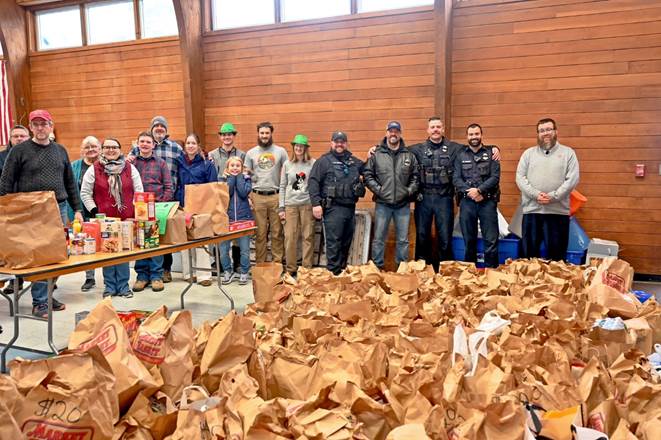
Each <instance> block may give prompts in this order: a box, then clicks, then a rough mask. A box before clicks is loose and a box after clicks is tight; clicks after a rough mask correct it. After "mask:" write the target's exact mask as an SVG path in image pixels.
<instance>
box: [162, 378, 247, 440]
mask: <svg viewBox="0 0 661 440" xmlns="http://www.w3.org/2000/svg"><path fill="white" fill-rule="evenodd" d="M189 390H192V392H195V393H196V394H198V395H199V394H200V393H202V395H203V397H202V398H201V399H199V400H195V401H192V402H191V399H190V396H189ZM226 403H227V398H226V397H217V396H213V397H210V396H209V394H208V393H207V392H206V390H205V389H204V388H202V387H199V386H195V385H193V386H191V387H188V388H185V389H184V392H183V394H182V399H181V404H180V406H179V414H178V416H177V428H176V430H175V432H174V433H173V434H172V436H171V437H169V439H170V440H210V439H239V438H242V437H243V431H242V430H241V421H240V419H239V417H238V416H237V415H235V414H232V413H231V412H229V411H228V410H227V408H226Z"/></svg>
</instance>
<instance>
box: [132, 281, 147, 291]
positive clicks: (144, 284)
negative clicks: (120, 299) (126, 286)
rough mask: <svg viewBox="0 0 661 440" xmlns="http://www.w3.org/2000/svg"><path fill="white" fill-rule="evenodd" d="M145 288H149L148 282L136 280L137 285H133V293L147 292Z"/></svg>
mask: <svg viewBox="0 0 661 440" xmlns="http://www.w3.org/2000/svg"><path fill="white" fill-rule="evenodd" d="M145 287H147V281H146V280H136V282H135V283H133V291H134V292H141V291H143V290H145Z"/></svg>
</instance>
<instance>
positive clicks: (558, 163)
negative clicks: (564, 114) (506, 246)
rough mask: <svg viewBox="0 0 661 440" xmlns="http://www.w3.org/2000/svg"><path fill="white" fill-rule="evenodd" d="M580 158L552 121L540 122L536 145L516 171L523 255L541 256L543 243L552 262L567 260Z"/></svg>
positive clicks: (522, 159) (529, 149) (527, 256)
mask: <svg viewBox="0 0 661 440" xmlns="http://www.w3.org/2000/svg"><path fill="white" fill-rule="evenodd" d="M578 176H579V170H578V159H577V158H576V153H575V152H574V150H573V149H571V148H570V147H567V146H565V145H562V144H560V143H559V142H558V133H557V126H556V123H555V121H554V120H553V119H550V118H545V119H541V120H540V121H539V122H538V123H537V145H536V146H534V147H530V148H528V149H527V150H526V151H525V152H524V153H523V155H522V156H521V159H520V160H519V165H518V167H517V169H516V184H517V186H518V187H519V190H521V207H522V210H523V225H522V231H523V233H522V235H523V237H522V242H523V256H524V257H526V258H533V257H539V256H540V253H539V250H540V246H541V243H542V241H543V242H544V243H545V244H546V248H547V249H548V257H549V258H550V259H551V260H556V261H560V260H564V259H565V257H566V254H567V244H568V242H569V195H570V194H571V192H572V190H573V189H574V188H575V187H576V185H578Z"/></svg>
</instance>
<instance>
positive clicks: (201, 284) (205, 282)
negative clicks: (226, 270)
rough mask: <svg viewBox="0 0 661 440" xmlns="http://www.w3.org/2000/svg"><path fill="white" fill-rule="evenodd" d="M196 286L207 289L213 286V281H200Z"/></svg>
mask: <svg viewBox="0 0 661 440" xmlns="http://www.w3.org/2000/svg"><path fill="white" fill-rule="evenodd" d="M198 284H199V285H200V286H204V287H209V286H210V285H212V284H213V281H211V280H202V281H200V282H199V283H198Z"/></svg>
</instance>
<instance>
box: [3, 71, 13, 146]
mask: <svg viewBox="0 0 661 440" xmlns="http://www.w3.org/2000/svg"><path fill="white" fill-rule="evenodd" d="M6 64H7V63H6V62H5V61H3V60H0V145H7V144H8V143H9V132H10V130H11V108H10V106H9V84H8V83H7V66H6Z"/></svg>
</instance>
